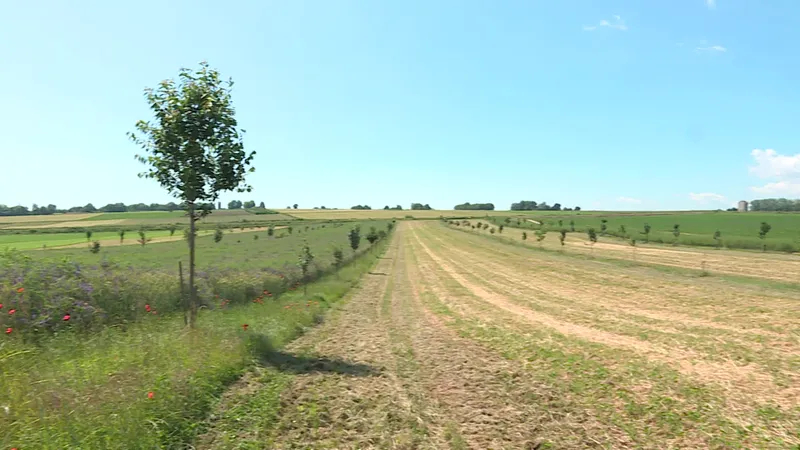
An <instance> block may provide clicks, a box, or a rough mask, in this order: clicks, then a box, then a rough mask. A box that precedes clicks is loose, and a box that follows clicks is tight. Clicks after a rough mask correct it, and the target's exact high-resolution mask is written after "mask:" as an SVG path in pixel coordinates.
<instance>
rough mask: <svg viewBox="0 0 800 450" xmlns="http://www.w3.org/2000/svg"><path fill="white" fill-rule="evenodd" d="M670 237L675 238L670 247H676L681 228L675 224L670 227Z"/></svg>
mask: <svg viewBox="0 0 800 450" xmlns="http://www.w3.org/2000/svg"><path fill="white" fill-rule="evenodd" d="M672 235H673V236H675V241H674V242H673V243H672V245H678V238H679V237H681V226H680V225H678V224H677V223H676V224H675V225H673V226H672Z"/></svg>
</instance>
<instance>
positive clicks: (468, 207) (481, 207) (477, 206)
mask: <svg viewBox="0 0 800 450" xmlns="http://www.w3.org/2000/svg"><path fill="white" fill-rule="evenodd" d="M453 209H456V210H464V211H494V203H470V202H467V203H462V204H460V205H456V206H455V207H453Z"/></svg>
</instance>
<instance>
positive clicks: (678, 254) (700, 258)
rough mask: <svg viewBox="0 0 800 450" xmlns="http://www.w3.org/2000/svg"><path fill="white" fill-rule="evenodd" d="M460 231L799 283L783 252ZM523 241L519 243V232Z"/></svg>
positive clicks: (794, 262) (583, 254)
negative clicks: (592, 241) (524, 238)
mask: <svg viewBox="0 0 800 450" xmlns="http://www.w3.org/2000/svg"><path fill="white" fill-rule="evenodd" d="M457 229H459V230H460V231H462V232H466V233H474V234H480V235H485V236H486V237H489V238H491V239H495V240H502V241H506V242H509V243H513V244H514V245H518V246H526V247H530V248H532V249H544V250H548V251H551V252H559V253H562V254H566V255H572V256H576V257H580V258H595V257H596V258H599V259H609V260H618V261H620V263H622V264H651V265H657V266H664V267H675V268H679V269H686V270H689V271H693V272H696V273H697V274H702V272H703V271H705V272H706V273H708V274H711V275H731V276H739V277H749V278H752V281H757V280H774V281H780V282H785V283H800V281H798V280H800V258H798V257H797V256H796V255H789V254H786V253H769V252H767V253H762V252H758V251H746V250H730V249H726V248H722V249H716V248H713V247H687V246H677V247H675V246H667V245H659V244H645V243H642V242H641V241H640V242H638V243H637V244H636V246H632V245H630V243H629V242H625V241H623V240H621V239H617V238H615V237H614V236H599V237H598V242H597V243H596V244H594V245H590V242H589V240H588V238H587V235H586V234H585V233H581V232H577V231H576V232H574V233H572V232H570V233H567V235H566V238H565V240H564V246H563V247H562V245H561V243H560V240H559V233H556V232H548V233H547V234H546V237H545V238H544V239H543V240H542V242H541V243H540V242H538V241H537V239H536V236H535V234H534V233H533V232H532V231H531V230H530V229H524V228H516V227H504V230H503V232H502V233H500V232H498V231H497V230H498V228H495V231H496V232H495V234H491V233H490V231H489V229H491V228H489V229H482V230H480V231H478V230H472V229H471V228H469V229H467V228H466V227H463V228H457ZM523 232H525V233H527V235H528V236H527V239H526V240H522V233H523Z"/></svg>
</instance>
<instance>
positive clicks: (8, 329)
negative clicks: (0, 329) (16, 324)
mask: <svg viewBox="0 0 800 450" xmlns="http://www.w3.org/2000/svg"><path fill="white" fill-rule="evenodd" d="M12 331H14V330H12V329H11V327H8V328H6V334H11V332H12Z"/></svg>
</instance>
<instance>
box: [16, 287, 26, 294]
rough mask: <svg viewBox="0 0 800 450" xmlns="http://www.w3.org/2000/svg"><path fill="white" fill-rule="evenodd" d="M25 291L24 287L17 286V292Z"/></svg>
mask: <svg viewBox="0 0 800 450" xmlns="http://www.w3.org/2000/svg"><path fill="white" fill-rule="evenodd" d="M23 292H25V288H17V294H22V293H23Z"/></svg>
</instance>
